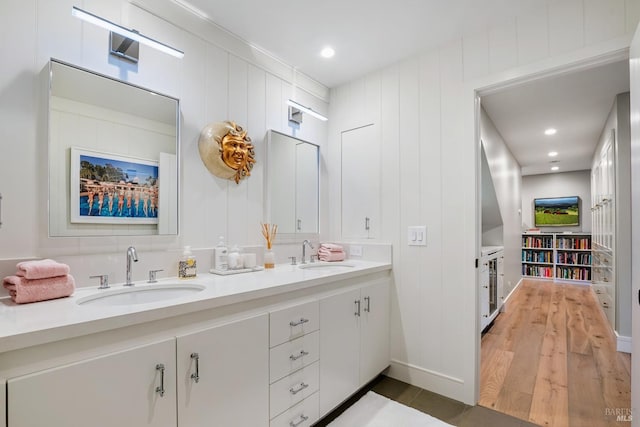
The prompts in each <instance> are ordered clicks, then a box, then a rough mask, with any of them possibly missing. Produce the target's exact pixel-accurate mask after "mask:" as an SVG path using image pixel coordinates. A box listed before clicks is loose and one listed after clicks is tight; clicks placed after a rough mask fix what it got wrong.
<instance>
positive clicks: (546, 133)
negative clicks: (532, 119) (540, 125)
mask: <svg viewBox="0 0 640 427" xmlns="http://www.w3.org/2000/svg"><path fill="white" fill-rule="evenodd" d="M556 132H558V131H557V130H556V129H555V128H549V129H545V131H544V134H545V135H555V134H556Z"/></svg>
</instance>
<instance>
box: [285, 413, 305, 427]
mask: <svg viewBox="0 0 640 427" xmlns="http://www.w3.org/2000/svg"><path fill="white" fill-rule="evenodd" d="M308 419H309V417H308V416H305V415H304V414H300V421H298V422H297V423H294V422H293V421H289V427H298V426H299V425H300V424H302V423H303V422H305V421H307V420H308Z"/></svg>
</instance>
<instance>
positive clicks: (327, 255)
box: [318, 249, 346, 262]
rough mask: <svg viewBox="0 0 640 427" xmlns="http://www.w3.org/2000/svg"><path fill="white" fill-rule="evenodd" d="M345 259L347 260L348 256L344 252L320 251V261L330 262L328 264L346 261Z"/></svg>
mask: <svg viewBox="0 0 640 427" xmlns="http://www.w3.org/2000/svg"><path fill="white" fill-rule="evenodd" d="M345 258H346V254H345V253H344V251H333V252H332V251H326V250H322V249H318V259H319V260H320V261H328V262H334V261H344V259H345Z"/></svg>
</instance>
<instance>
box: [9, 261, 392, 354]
mask: <svg viewBox="0 0 640 427" xmlns="http://www.w3.org/2000/svg"><path fill="white" fill-rule="evenodd" d="M345 264H350V265H352V266H353V267H352V268H339V269H336V270H337V271H331V269H321V270H314V269H301V268H299V267H300V266H299V265H298V266H292V265H284V264H283V265H278V266H276V268H274V269H270V270H263V271H256V272H250V273H242V274H236V275H227V276H218V275H214V274H209V273H205V274H199V275H198V277H197V278H195V279H191V280H181V279H178V278H168V279H161V280H158V284H170V283H173V284H181V283H182V284H199V285H203V286H204V287H205V289H204V290H202V291H201V292H195V293H191V294H188V295H185V296H181V297H179V298H174V299H168V300H163V301H158V302H152V303H145V304H134V305H113V306H95V305H79V304H78V301H79V300H80V299H81V298H85V297H88V296H91V295H94V294H97V293H100V292H105V290H101V289H97V288H96V287H92V288H78V289H76V291H75V293H74V294H73V295H72V296H70V297H68V298H61V299H56V300H50V301H42V302H37V303H31V304H14V303H13V302H12V301H11V299H10V298H8V297H7V298H0V319H1V323H0V324H1V326H0V353H1V352H6V351H11V350H17V349H20V348H25V347H30V346H34V345H39V344H44V343H48V342H53V341H59V340H62V339H67V338H73V337H77V336H82V335H86V334H91V333H96V332H102V331H106V330H111V329H116V328H120V327H125V326H129V325H134V324H139V323H144V322H149V321H154V320H159V319H165V318H169V317H173V316H179V315H182V314H187V313H193V312H196V311H200V310H206V309H210V308H215V307H220V306H224V305H229V304H234V303H239V302H245V301H250V300H253V299H257V298H263V297H268V296H274V295H279V294H284V293H287V292H291V291H296V290H300V289H306V288H310V287H314V286H319V285H323V284H327V283H330V282H334V281H336V280H345V279H350V278H353V277H358V276H362V275H366V274H371V273H376V272H380V271H386V270H390V269H391V264H389V263H385V262H373V261H361V260H347V261H345ZM135 286H137V287H143V286H151V287H152V286H154V284H146V283H145V282H136V284H135ZM117 288H122V284H114V285H111V288H110V289H108V290H106V291H111V290H113V289H117Z"/></svg>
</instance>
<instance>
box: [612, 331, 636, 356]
mask: <svg viewBox="0 0 640 427" xmlns="http://www.w3.org/2000/svg"><path fill="white" fill-rule="evenodd" d="M632 348H633V346H632V345H631V337H625V336H623V335H618V333H617V332H616V350H618V351H621V352H623V353H629V354H631V349H632Z"/></svg>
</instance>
